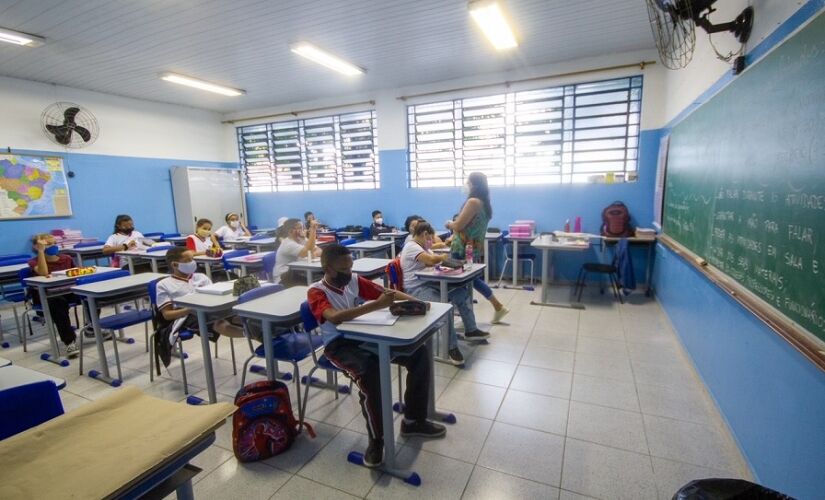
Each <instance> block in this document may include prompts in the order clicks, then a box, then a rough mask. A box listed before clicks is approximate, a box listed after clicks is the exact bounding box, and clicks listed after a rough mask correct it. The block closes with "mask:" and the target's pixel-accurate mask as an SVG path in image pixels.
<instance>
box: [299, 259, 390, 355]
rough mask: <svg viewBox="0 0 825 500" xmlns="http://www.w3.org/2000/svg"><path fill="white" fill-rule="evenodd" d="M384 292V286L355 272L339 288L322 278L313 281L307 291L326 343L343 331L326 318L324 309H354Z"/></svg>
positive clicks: (311, 309) (310, 307)
mask: <svg viewBox="0 0 825 500" xmlns="http://www.w3.org/2000/svg"><path fill="white" fill-rule="evenodd" d="M382 293H384V288H383V287H382V286H381V285H378V284H376V283H374V282H372V281H370V280H368V279H366V278H362V277H361V276H358V275H357V274H353V275H352V278H351V279H350V280H349V283H347V285H346V286H345V287H344V288H342V289H338V288H335V287H334V286H332V285H330V284H328V283H327V282H326V280H324V279H322V280H321V281H318V282H316V283H313V284H312V285H311V286H310V287H309V291H308V292H307V301H308V302H309V310H310V311H312V315H313V316H315V319H316V320H318V324H319V325H320V329H321V333H322V334H323V336H324V345H329V343H330V342H332V341H333V340H335V339H336V338H337V337H338V336H339V335H341V333H340V332H339V331H338V329H337V328H335V325H334V324H332V323H330V322H329V321H327V320H326V319H324V311H326V310H327V309H329V308H333V309H337V310H341V309H352V308H353V307H356V306H359V305H361V304H363V303H364V302H366V301H368V300H375V299H377V298H378V297H380V296H381V294H382Z"/></svg>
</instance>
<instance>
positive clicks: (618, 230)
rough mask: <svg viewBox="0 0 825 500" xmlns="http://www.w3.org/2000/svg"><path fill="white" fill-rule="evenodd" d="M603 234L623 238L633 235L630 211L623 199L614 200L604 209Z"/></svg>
mask: <svg viewBox="0 0 825 500" xmlns="http://www.w3.org/2000/svg"><path fill="white" fill-rule="evenodd" d="M602 236H611V237H614V238H621V237H627V236H633V226H632V225H631V224H630V211H629V210H628V209H627V205H625V204H624V203H622V202H621V201H614V202H613V203H611V204H610V205H608V206H607V207H605V209H604V210H602Z"/></svg>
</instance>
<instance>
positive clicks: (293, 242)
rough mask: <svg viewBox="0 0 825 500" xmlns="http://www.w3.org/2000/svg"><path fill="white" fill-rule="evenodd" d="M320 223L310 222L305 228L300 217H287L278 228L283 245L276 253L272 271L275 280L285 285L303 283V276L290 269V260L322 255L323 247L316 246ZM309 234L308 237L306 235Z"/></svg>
mask: <svg viewBox="0 0 825 500" xmlns="http://www.w3.org/2000/svg"><path fill="white" fill-rule="evenodd" d="M317 228H318V223H317V222H315V221H312V222H310V224H309V229H308V230H306V231H305V230H304V225H303V224H301V221H300V219H287V220H286V221H285V222H284V224H283V225H282V226H281V227H280V228H279V229H278V237H279V238H281V245H280V246H279V247H278V252H277V253H276V255H275V269H274V270H273V271H272V276H273V281H274V282H275V283H276V284H278V283H280V284H282V285H284V286H294V285H299V284H302V281H303V280H302V278H301V276H297V275H293V273H291V272H290V271H289V264H290V262H295V261H296V260H298V259H306V257H307V255H309V256H312V257H320V256H321V249H320V248H318V247H316V246H315V233H316V230H317ZM304 234H308V237H304Z"/></svg>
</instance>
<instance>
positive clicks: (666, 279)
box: [654, 245, 825, 499]
mask: <svg viewBox="0 0 825 500" xmlns="http://www.w3.org/2000/svg"><path fill="white" fill-rule="evenodd" d="M654 269H655V271H654V283H655V284H656V294H657V297H658V299H659V302H660V303H661V304H662V307H663V308H664V310H665V312H666V313H667V315H668V317H669V318H670V321H671V323H672V324H673V327H674V328H675V329H676V332H677V334H678V335H679V338H680V339H681V341H682V344H683V345H684V346H685V348H686V350H687V352H688V354H689V355H690V357H691V358H692V360H693V363H694V366H695V367H696V370H697V371H698V372H699V376H700V377H701V378H702V379H703V381H704V382H705V385H706V386H707V388H708V389H709V391H710V393H711V395H712V397H713V398H714V399H715V400H716V404H717V405H718V406H719V409H720V410H721V412H722V414H723V416H724V418H725V419H726V420H727V423H728V425H729V427H730V429H731V430H732V431H733V434H734V437H735V438H736V441H737V442H738V444H739V447H740V449H741V450H742V452H743V453H744V455H745V457H746V459H747V460H748V462H749V465H750V467H751V470H752V471H753V472H754V474H755V475H756V478H757V480H758V481H759V482H760V483H762V484H764V485H765V486H768V487H771V488H775V489H777V490H779V491H782V492H784V493H786V494H789V495H791V496H794V497H796V498H800V499H801V498H823V497H825V493H824V492H825V374H823V372H822V371H821V370H820V369H819V368H817V367H816V366H814V364H813V363H811V362H810V361H808V360H807V359H806V358H804V357H803V356H802V355H801V354H800V353H799V352H798V351H797V350H796V349H794V348H793V347H792V346H791V345H790V344H789V343H788V342H787V341H785V340H784V339H783V338H782V337H780V336H779V335H778V334H777V333H775V332H773V331H772V330H770V329H769V328H767V327H766V326H765V324H764V323H763V322H762V321H761V320H759V319H758V318H756V316H754V315H753V314H752V313H750V312H749V311H747V310H746V309H744V308H743V307H742V306H741V305H739V303H738V302H736V301H734V300H733V299H731V298H730V297H729V296H728V295H727V294H726V293H725V292H723V291H722V290H720V289H719V287H717V286H716V285H714V284H713V283H711V282H710V281H708V280H707V279H706V278H705V277H704V276H703V275H702V274H701V273H700V272H699V271H697V270H696V269H695V268H693V267H692V266H691V265H689V264H688V263H686V262H685V261H684V260H683V259H682V258H681V257H679V256H677V255H676V254H674V253H673V252H671V251H670V250H668V249H666V248H665V247H663V246H661V245H659V246H658V247H657V249H656V263H655V267H654Z"/></svg>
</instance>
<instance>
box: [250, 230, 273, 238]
mask: <svg viewBox="0 0 825 500" xmlns="http://www.w3.org/2000/svg"><path fill="white" fill-rule="evenodd" d="M250 231H251V229H250ZM267 238H271V236H269V235H268V234H266V233H260V234H256V235H255V236H253V237H251V238H249V241H256V240H265V239H267Z"/></svg>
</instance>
